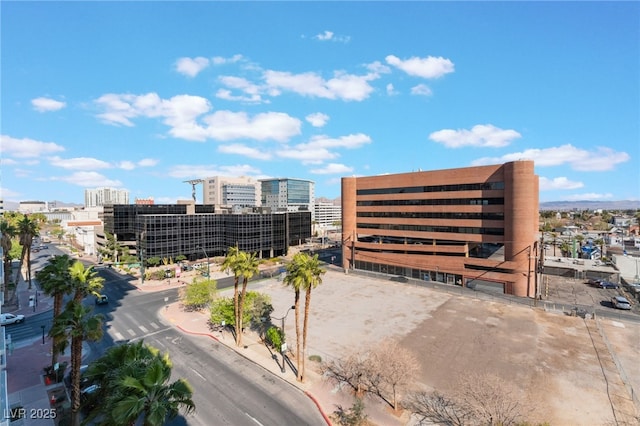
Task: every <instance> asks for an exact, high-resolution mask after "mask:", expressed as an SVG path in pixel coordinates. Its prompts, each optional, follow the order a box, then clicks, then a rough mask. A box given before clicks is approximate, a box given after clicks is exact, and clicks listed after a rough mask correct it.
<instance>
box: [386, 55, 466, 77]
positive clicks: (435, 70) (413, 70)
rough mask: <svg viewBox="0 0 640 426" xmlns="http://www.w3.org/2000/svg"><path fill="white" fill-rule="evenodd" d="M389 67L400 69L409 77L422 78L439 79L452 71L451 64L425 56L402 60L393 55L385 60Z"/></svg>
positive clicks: (445, 60)
mask: <svg viewBox="0 0 640 426" xmlns="http://www.w3.org/2000/svg"><path fill="white" fill-rule="evenodd" d="M385 60H386V61H387V63H388V64H389V65H393V66H394V67H396V68H398V69H401V70H402V71H404V72H406V73H407V74H409V75H412V76H416V77H422V78H439V77H442V76H443V75H445V74H449V73H452V72H453V71H454V65H453V62H451V61H450V60H449V59H446V58H443V57H441V56H440V57H437V58H436V57H434V56H427V57H426V58H419V57H417V56H413V57H411V58H409V59H406V60H402V59H400V58H398V57H397V56H394V55H389V56H387V57H386V58H385Z"/></svg>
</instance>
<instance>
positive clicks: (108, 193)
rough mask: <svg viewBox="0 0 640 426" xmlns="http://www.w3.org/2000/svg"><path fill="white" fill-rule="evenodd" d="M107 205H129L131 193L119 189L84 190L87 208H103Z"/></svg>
mask: <svg viewBox="0 0 640 426" xmlns="http://www.w3.org/2000/svg"><path fill="white" fill-rule="evenodd" d="M107 204H129V191H127V190H126V189H117V188H96V189H85V190H84V206H85V207H102V206H105V205H107Z"/></svg>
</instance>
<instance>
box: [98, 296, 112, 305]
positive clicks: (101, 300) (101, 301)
mask: <svg viewBox="0 0 640 426" xmlns="http://www.w3.org/2000/svg"><path fill="white" fill-rule="evenodd" d="M107 303H109V297H107V295H106V294H101V295H99V296H98V297H96V305H104V304H107Z"/></svg>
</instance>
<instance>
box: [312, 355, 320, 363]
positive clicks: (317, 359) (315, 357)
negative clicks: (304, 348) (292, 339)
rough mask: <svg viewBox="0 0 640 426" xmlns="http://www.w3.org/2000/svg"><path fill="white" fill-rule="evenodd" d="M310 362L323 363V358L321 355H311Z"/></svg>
mask: <svg viewBox="0 0 640 426" xmlns="http://www.w3.org/2000/svg"><path fill="white" fill-rule="evenodd" d="M309 361H314V362H322V357H321V356H320V355H309Z"/></svg>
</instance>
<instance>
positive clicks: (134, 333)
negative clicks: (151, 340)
mask: <svg viewBox="0 0 640 426" xmlns="http://www.w3.org/2000/svg"><path fill="white" fill-rule="evenodd" d="M127 333H129V334H130V335H132V336H135V335H136V332H135V331H133V330H132V329H128V330H127Z"/></svg>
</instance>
